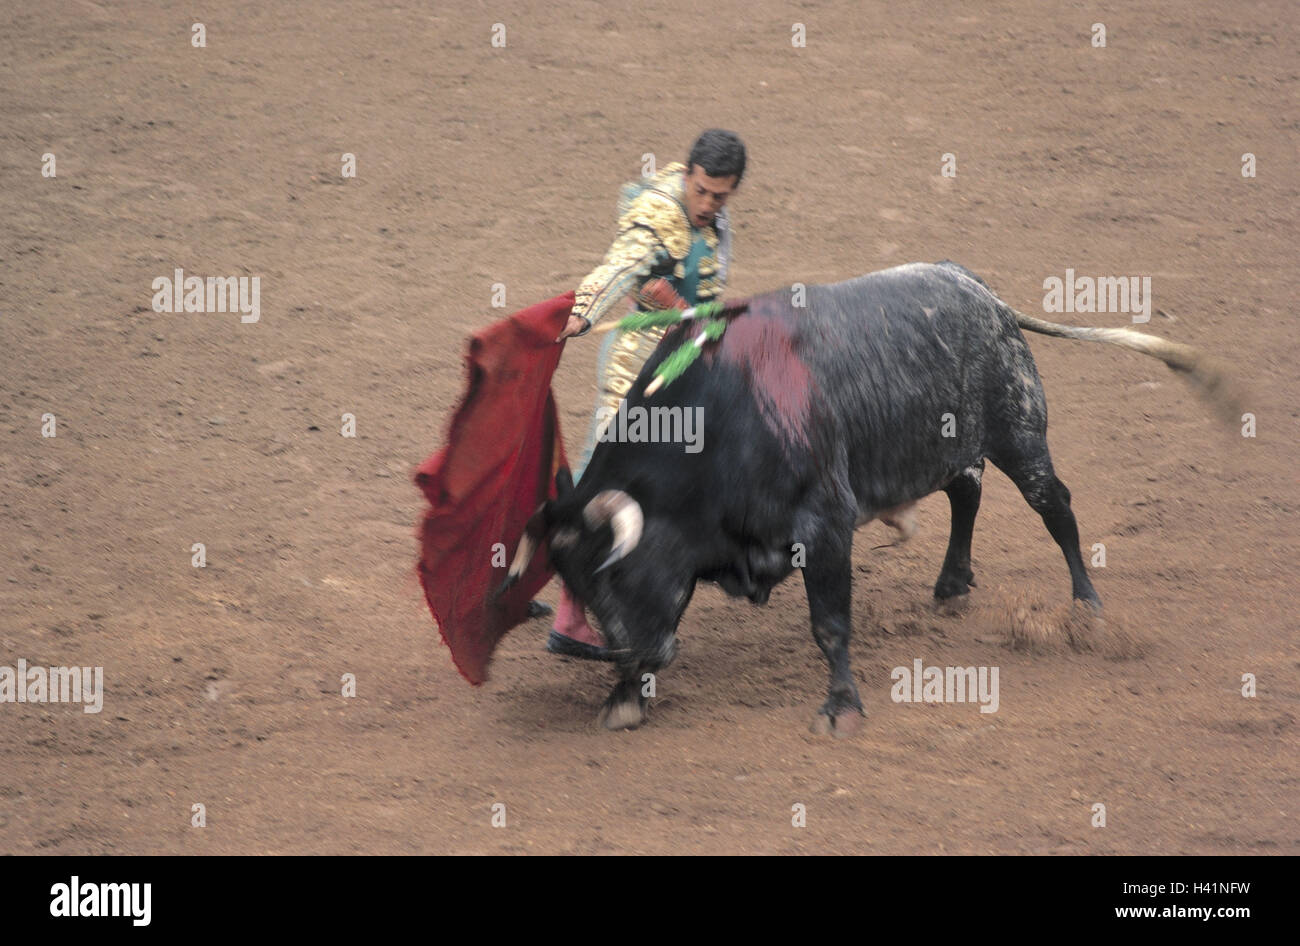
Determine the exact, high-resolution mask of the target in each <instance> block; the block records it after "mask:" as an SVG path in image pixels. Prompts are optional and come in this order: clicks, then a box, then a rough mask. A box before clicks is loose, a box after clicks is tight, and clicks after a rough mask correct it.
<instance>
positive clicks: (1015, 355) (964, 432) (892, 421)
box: [742, 264, 1046, 513]
mask: <svg viewBox="0 0 1300 946" xmlns="http://www.w3.org/2000/svg"><path fill="white" fill-rule="evenodd" d="M807 301H808V306H807V310H806V313H805V314H802V315H796V317H795V324H796V325H797V329H796V342H795V348H796V351H797V352H798V354H799V357H800V359H801V360H802V361H803V362H804V363H805V364H806V365H807V366H808V368H809V374H810V377H811V380H812V382H813V385H814V388H815V390H816V395H815V398H816V402H817V404H818V407H819V410H818V414H817V418H816V421H815V427H816V428H817V429H819V430H821V431H823V432H824V433H825V434H827V435H828V436H827V438H826V439H825V440H824V441H823V442H822V444H821V449H823V450H830V451H835V452H836V453H837V454H838V457H837V459H838V460H839V461H840V462H842V463H843V465H844V474H845V475H846V476H847V478H848V479H849V481H850V483H851V484H852V488H853V492H854V494H855V496H856V498H857V501H858V505H859V508H860V509H861V510H862V511H864V512H872V513H874V511H877V510H880V509H885V508H889V507H891V506H895V505H898V504H900V503H904V502H909V501H911V500H914V499H918V498H920V497H921V496H925V495H928V494H929V493H931V492H933V491H934V490H936V489H939V488H941V487H942V486H943V485H944V484H946V483H947V482H948V481H949V480H950V479H951V478H952V477H953V476H955V475H956V474H957V473H959V472H960V471H961V470H963V469H965V468H966V467H968V466H971V465H972V464H974V463H977V462H978V461H979V460H980V459H981V458H982V457H983V456H985V454H986V452H987V449H988V436H989V431H990V429H991V428H996V427H997V426H998V425H999V424H1002V423H1005V421H1006V418H1004V417H1001V416H999V415H1000V414H1002V413H1004V412H1005V410H1006V402H1007V397H1006V392H1007V390H1008V388H1009V387H1021V386H1023V387H1024V388H1025V392H1024V394H1025V396H1024V397H1021V398H1017V402H1018V403H1020V402H1022V403H1020V409H1021V411H1022V413H1023V415H1024V416H1022V417H1020V418H1018V419H1016V420H1017V422H1019V423H1026V424H1029V425H1031V426H1035V427H1036V426H1040V424H1041V425H1042V426H1045V423H1046V420H1045V412H1044V413H1043V416H1042V417H1041V418H1040V417H1039V416H1037V415H1038V413H1039V406H1040V405H1041V403H1042V397H1041V387H1040V386H1039V383H1038V376H1037V373H1036V372H1035V371H1034V368H1033V360H1032V358H1031V357H1030V355H1029V349H1028V346H1027V345H1026V344H1025V342H1024V338H1023V336H1022V335H1021V333H1020V330H1019V328H1018V327H1017V326H1016V324H1015V317H1014V315H1013V314H1012V313H1011V312H1010V310H1009V309H1007V307H1006V306H1005V305H1003V304H1002V303H1001V302H1000V301H999V300H998V299H997V297H996V296H994V295H993V293H992V292H990V291H989V290H988V288H987V287H986V286H984V285H983V284H982V282H981V281H979V280H978V279H977V278H976V277H974V275H973V274H970V273H968V272H967V271H965V270H963V269H962V268H961V267H957V266H956V265H955V264H934V265H931V264H909V265H906V266H899V267H895V268H893V269H888V270H883V271H881V272H878V273H872V274H869V275H867V276H862V277H859V278H857V279H851V280H847V281H845V282H841V283H835V284H831V285H826V286H815V287H811V288H810V289H809V290H808V300H807ZM742 318H743V316H742Z"/></svg>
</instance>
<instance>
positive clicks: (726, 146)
mask: <svg viewBox="0 0 1300 946" xmlns="http://www.w3.org/2000/svg"><path fill="white" fill-rule="evenodd" d="M692 164H698V165H699V166H700V167H701V168H703V169H704V173H705V174H707V175H708V176H709V177H732V176H734V177H735V178H736V183H737V184H739V183H740V179H741V178H742V177H744V176H745V144H744V142H742V141H741V140H740V136H739V135H737V134H736V133H735V132H734V131H726V130H725V129H722V128H710V129H709V130H708V131H706V132H703V133H702V134H701V135H700V137H698V138H696V139H695V144H693V145H691V156H690V158H689V159H688V160H687V163H686V168H687V170H690V167H691V165H692Z"/></svg>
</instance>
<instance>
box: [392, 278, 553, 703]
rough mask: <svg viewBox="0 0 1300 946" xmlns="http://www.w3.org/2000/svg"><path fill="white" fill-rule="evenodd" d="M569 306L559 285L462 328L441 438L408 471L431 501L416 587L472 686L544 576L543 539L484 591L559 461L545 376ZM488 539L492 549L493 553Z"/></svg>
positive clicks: (509, 555) (510, 553)
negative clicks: (507, 312)
mask: <svg viewBox="0 0 1300 946" xmlns="http://www.w3.org/2000/svg"><path fill="white" fill-rule="evenodd" d="M572 308H573V293H572V292H569V293H566V294H565V295H562V296H556V297H555V298H554V299H549V300H547V301H546V302H539V303H538V304H537V305H533V306H529V307H528V308H527V309H524V310H522V311H520V312H516V313H515V314H514V315H512V316H510V317H509V318H507V319H504V320H502V321H500V322H496V323H494V324H493V325H489V326H488V327H487V328H485V329H482V330H481V331H479V332H476V333H475V334H474V336H473V337H472V338H471V339H470V343H469V353H468V355H467V356H466V362H467V364H468V367H469V386H468V389H467V390H466V392H465V396H464V398H463V399H462V400H461V402H460V405H459V406H458V407H457V408H456V413H455V415H454V416H453V417H452V421H451V429H450V431H449V433H448V435H447V446H446V447H444V448H443V449H442V450H441V451H439V452H438V453H436V454H434V455H433V456H431V457H429V459H427V460H425V461H424V463H423V464H421V465H420V468H419V470H418V471H417V472H416V474H415V482H416V485H417V486H419V487H420V489H421V490H423V491H424V495H425V497H426V498H427V499H428V500H429V505H430V507H431V508H430V509H429V510H428V511H427V512H425V514H424V521H423V522H422V523H421V524H420V529H419V538H420V563H419V573H420V584H421V585H422V586H423V588H424V597H425V600H427V601H428V602H429V609H430V610H431V611H432V612H433V617H434V620H435V621H437V622H438V629H439V631H441V633H442V639H443V641H444V642H445V643H446V645H447V646H448V647H449V648H450V649H451V659H452V660H453V661H454V662H455V664H456V669H458V670H459V671H460V673H461V676H463V677H464V678H465V679H466V680H468V681H469V682H470V683H472V684H474V685H475V686H477V685H478V684H480V683H482V682H483V681H484V680H486V679H487V668H488V662H489V661H490V660H491V659H492V651H493V650H494V649H495V648H496V645H497V642H498V641H500V640H501V638H502V637H504V636H505V634H506V632H507V631H508V630H510V628H512V627H514V626H515V625H516V624H519V623H521V622H522V621H524V620H525V619H526V617H527V614H528V602H529V600H530V599H531V598H532V597H533V595H535V594H536V593H537V592H538V591H539V590H540V589H541V588H542V586H543V585H545V584H546V583H547V581H549V580H550V577H551V570H550V568H549V567H548V565H547V561H546V560H547V555H546V551H547V550H546V546H545V544H543V545H542V547H541V548H539V549H538V550H537V552H536V554H535V555H534V556H533V560H532V562H531V563H530V564H529V567H528V569H527V571H525V572H524V575H523V577H522V578H521V579H520V580H519V582H518V583H517V584H516V585H514V587H512V588H511V589H510V590H509V591H508V592H506V593H505V594H504V595H501V596H500V597H499V598H496V597H494V593H495V592H496V590H497V589H498V588H499V587H500V586H501V583H502V582H503V581H504V580H505V577H506V568H507V566H508V565H509V564H510V561H511V560H512V559H513V558H514V554H515V547H516V546H517V545H518V543H519V539H520V537H521V536H522V535H523V534H524V525H525V523H526V522H527V521H528V517H529V516H531V515H532V514H533V511H534V510H535V509H536V508H537V506H538V505H539V504H541V503H542V502H544V501H545V500H547V499H548V498H552V497H554V495H555V474H556V471H557V470H559V468H560V467H561V466H567V461H566V459H565V456H564V442H563V440H562V439H561V437H560V425H559V419H558V417H557V416H556V411H555V399H554V398H553V397H552V395H551V376H552V375H553V374H554V373H555V366H556V365H557V364H559V361H560V353H561V352H562V351H563V349H564V345H563V344H559V345H557V344H555V338H556V336H557V335H559V334H560V332H561V331H563V330H564V325H565V323H566V322H567V321H568V317H569V311H570V310H571V309H572ZM498 542H499V543H501V544H502V545H503V546H504V547H505V551H504V553H501V552H500V550H499V549H498V550H496V552H494V550H493V546H494V545H495V544H496V543H498ZM494 562H495V564H494ZM502 562H504V564H502Z"/></svg>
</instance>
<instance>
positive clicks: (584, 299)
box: [573, 163, 729, 324]
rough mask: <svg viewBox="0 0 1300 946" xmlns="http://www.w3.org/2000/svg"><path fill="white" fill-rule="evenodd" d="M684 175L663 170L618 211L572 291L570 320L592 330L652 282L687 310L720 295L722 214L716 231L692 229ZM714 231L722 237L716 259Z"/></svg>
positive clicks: (677, 169) (682, 169)
mask: <svg viewBox="0 0 1300 946" xmlns="http://www.w3.org/2000/svg"><path fill="white" fill-rule="evenodd" d="M685 174H686V166H685V165H683V164H681V163H673V164H669V165H667V166H666V167H664V168H663V169H662V170H661V171H660V172H659V173H658V174H657V175H655V177H654V178H653V179H652V180H651V181H650V182H649V185H648V186H647V187H645V188H644V189H643V190H641V192H640V193H639V194H637V195H636V196H635V197H634V198H632V200H631V201H630V202H628V203H627V205H626V206H625V207H622V208H620V209H621V210H622V213H621V214H620V215H619V220H618V236H617V237H616V238H615V240H614V243H613V245H612V246H611V247H610V248H609V252H608V253H606V254H605V258H604V260H603V261H602V262H601V264H600V265H599V266H598V267H596V269H595V270H594V271H593V272H592V273H591V275H589V276H588V277H587V278H586V279H584V280H583V281H582V285H580V286H579V287H578V289H577V291H576V293H575V296H576V301H575V303H574V306H573V314H574V315H578V316H582V317H583V318H585V319H587V320H588V321H589V322H591V323H592V324H595V323H596V322H597V321H598V320H599V319H600V318H601V317H602V316H604V315H605V314H606V313H607V312H609V310H610V309H611V308H613V307H614V305H615V303H617V302H618V301H619V300H620V299H621V298H623V297H624V296H626V295H627V294H628V293H629V292H632V291H633V290H635V289H637V288H639V287H640V286H641V284H642V283H644V282H645V281H646V280H647V279H650V278H651V277H652V276H663V277H664V278H666V279H668V281H669V282H671V283H672V284H673V286H674V288H675V289H676V290H677V292H678V294H680V295H681V296H682V298H684V299H685V300H686V301H687V303H688V304H691V305H694V304H695V303H697V302H707V301H709V300H711V299H713V298H715V297H717V296H719V295H721V293H722V289H723V285H724V284H725V282H726V278H727V273H726V270H727V259H726V251H727V246H726V244H727V243H728V242H729V240H728V239H726V237H729V233H728V232H727V226H728V224H727V218H726V214H725V212H724V213H719V214H718V223H717V226H716V227H705V228H703V229H696V228H695V227H692V226H691V222H690V219H689V218H688V217H687V214H686V208H685V186H686V185H685ZM720 230H721V231H723V233H724V234H725V236H724V239H723V241H722V242H723V247H722V252H721V253H720V252H719V231H720ZM701 241H702V245H700V244H701ZM693 251H694V252H693Z"/></svg>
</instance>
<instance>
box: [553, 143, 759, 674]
mask: <svg viewBox="0 0 1300 946" xmlns="http://www.w3.org/2000/svg"><path fill="white" fill-rule="evenodd" d="M744 173H745V146H744V144H743V143H742V142H741V140H740V138H739V137H737V136H736V135H735V134H734V133H733V132H730V131H723V130H721V129H717V128H714V129H710V130H708V131H706V132H704V133H703V134H701V135H700V136H699V138H697V139H696V141H695V144H694V145H692V147H691V151H690V155H689V157H688V158H687V160H686V163H685V164H681V163H673V164H669V165H667V166H666V167H664V168H662V169H661V170H660V171H659V173H657V174H655V175H654V176H653V177H651V178H648V179H645V178H643V179H642V180H641V181H640V182H638V183H633V184H627V185H625V186H624V188H623V193H622V199H621V200H620V202H619V216H618V235H617V236H616V237H615V239H614V243H613V245H612V246H610V248H609V252H607V253H606V254H605V258H604V259H603V260H602V261H601V263H600V265H599V266H597V267H596V269H595V270H593V271H592V273H591V274H590V275H589V276H588V277H587V278H586V279H584V280H583V281H582V284H581V285H580V286H579V287H578V289H577V291H576V292H575V300H576V301H575V303H574V306H573V311H572V313H571V314H570V316H569V321H568V324H567V325H566V326H565V328H564V331H563V333H561V335H560V337H559V338H557V339H556V341H557V342H558V341H561V340H562V339H565V338H568V337H571V336H581V335H585V334H586V333H587V332H589V331H590V330H591V327H592V325H594V324H595V323H596V322H598V321H599V320H600V319H601V318H603V317H606V316H608V315H609V313H610V311H611V310H615V309H616V308H618V307H619V304H620V302H621V300H622V299H623V298H624V297H626V296H629V295H630V296H631V300H632V302H631V304H632V306H633V307H634V308H635V309H639V310H643V311H644V310H648V309H671V308H685V307H686V306H691V305H696V304H698V303H702V302H709V301H711V300H713V299H716V298H718V297H720V296H721V294H722V289H723V287H724V286H725V285H726V282H727V269H728V265H729V263H730V262H731V239H732V228H731V221H730V219H729V217H728V214H727V209H726V203H727V198H728V197H730V196H731V194H732V192H734V191H735V190H736V188H737V187H739V186H740V179H741V178H742V177H743V176H744ZM664 332H665V329H663V328H654V329H648V330H646V331H643V332H626V333H623V332H611V333H609V334H608V335H607V336H606V337H605V341H604V344H603V345H602V346H601V350H600V358H599V361H598V367H597V377H596V384H597V396H596V405H595V410H594V411H593V417H592V421H591V425H590V429H589V431H588V434H587V442H586V445H585V447H584V448H583V452H582V456H581V459H580V460H579V461H578V467H577V469H576V470H575V471H574V476H575V479H576V478H578V477H581V475H582V471H583V470H584V469H585V468H586V466H587V463H588V461H589V460H590V459H591V454H592V452H593V451H594V450H595V447H596V442H597V440H598V438H599V434H600V430H599V420H598V419H599V418H601V417H604V418H606V422H608V418H609V417H610V416H611V415H612V414H613V413H614V412H615V411H616V410H617V408H618V404H619V401H621V400H622V399H623V397H624V396H625V395H626V394H627V392H628V391H629V390H631V388H632V383H633V382H634V381H635V380H636V377H637V375H638V374H639V373H640V371H641V367H642V365H644V364H645V362H646V360H647V359H648V358H649V357H650V354H651V353H652V352H653V351H654V349H655V347H656V346H657V345H658V344H659V341H660V339H661V338H663V335H664ZM601 408H607V409H608V410H603V411H602V410H601ZM546 646H547V649H548V650H549V651H551V652H552V653H557V654H563V655H565V656H570V657H580V658H584V659H588V660H609V659H610V656H609V653H608V651H607V650H606V647H605V641H604V638H603V637H601V635H600V634H599V633H598V632H597V631H595V630H593V629H592V628H591V627H590V626H589V625H588V624H587V619H586V613H585V609H584V608H583V606H582V604H581V602H579V601H576V600H575V599H574V598H573V597H572V596H571V595H570V594H569V592H568V589H565V590H564V592H563V594H562V597H561V602H560V607H559V609H558V611H557V613H556V616H555V626H554V627H553V628H552V630H551V634H550V637H549V639H548V640H547V645H546Z"/></svg>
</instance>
